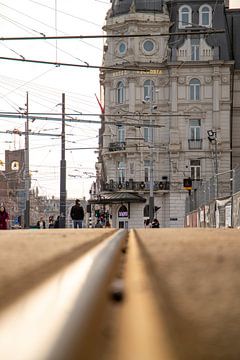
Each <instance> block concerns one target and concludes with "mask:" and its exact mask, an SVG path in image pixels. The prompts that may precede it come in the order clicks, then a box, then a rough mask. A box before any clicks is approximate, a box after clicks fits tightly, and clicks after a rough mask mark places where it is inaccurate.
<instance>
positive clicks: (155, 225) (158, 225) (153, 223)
mask: <svg viewBox="0 0 240 360" xmlns="http://www.w3.org/2000/svg"><path fill="white" fill-rule="evenodd" d="M159 227H160V224H159V221H158V219H156V218H155V219H154V220H153V222H152V228H159Z"/></svg>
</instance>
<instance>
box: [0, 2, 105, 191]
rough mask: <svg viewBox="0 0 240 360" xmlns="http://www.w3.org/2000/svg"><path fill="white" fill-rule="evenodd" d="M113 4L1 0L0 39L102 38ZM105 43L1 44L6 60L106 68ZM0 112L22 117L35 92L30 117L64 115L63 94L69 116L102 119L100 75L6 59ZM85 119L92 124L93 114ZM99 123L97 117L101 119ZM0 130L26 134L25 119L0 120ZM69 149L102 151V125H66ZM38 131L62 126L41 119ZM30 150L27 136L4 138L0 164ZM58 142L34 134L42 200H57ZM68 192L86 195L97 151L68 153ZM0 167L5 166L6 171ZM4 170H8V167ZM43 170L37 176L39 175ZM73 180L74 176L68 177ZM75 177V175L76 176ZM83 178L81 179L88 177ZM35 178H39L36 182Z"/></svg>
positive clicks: (33, 163)
mask: <svg viewBox="0 0 240 360" xmlns="http://www.w3.org/2000/svg"><path fill="white" fill-rule="evenodd" d="M109 7H110V3H109V1H96V0H88V1H83V0H81V1H79V0H36V1H35V0H21V1H14V2H13V1H9V0H0V9H1V11H0V28H1V37H10V36H17V37H20V36H24V37H26V36H42V34H44V35H45V36H52V35H59V36H60V35H89V34H99V35H100V34H102V33H103V32H102V26H103V24H104V19H105V14H106V11H107V9H108V8H109ZM102 48H103V40H102V39H99V40H93V39H92V40H82V41H81V40H58V41H57V42H56V40H51V41H48V40H34V41H4V42H3V41H1V42H0V49H1V51H0V56H3V57H12V58H22V57H24V58H25V59H35V60H43V61H53V62H65V63H74V64H81V65H83V64H84V63H88V64H90V65H101V62H102ZM0 62H1V67H0V81H1V86H0V111H1V112H3V111H11V112H18V111H22V110H21V108H24V107H25V103H26V92H28V93H29V112H30V113H31V112H44V113H56V112H61V105H59V104H60V103H61V101H62V93H65V96H66V113H75V112H76V114H77V112H81V113H99V112H100V111H99V106H98V104H97V101H96V98H95V95H94V94H95V93H97V94H99V71H98V69H96V70H93V69H84V68H77V67H64V66H61V67H56V66H54V65H41V64H31V63H27V62H25V63H22V62H17V61H6V60H1V59H0ZM81 118H82V119H93V118H90V117H88V116H85V117H81ZM95 120H99V118H95ZM0 124H1V127H0V130H1V131H4V130H13V129H14V128H17V129H19V130H24V121H23V120H21V119H19V120H16V119H9V118H0ZM67 124H68V125H67V126H66V133H67V136H66V140H67V142H66V148H71V147H97V145H98V137H97V136H98V128H99V126H98V125H90V124H87V125H86V124H76V123H67ZM30 129H31V130H32V131H40V132H46V133H60V131H61V123H60V122H52V121H42V120H41V121H40V120H36V121H35V122H34V123H31V122H30ZM19 147H21V148H23V147H24V136H21V137H19V136H18V135H4V134H0V159H1V160H4V150H5V149H10V150H13V149H19ZM60 157H61V142H60V139H53V138H51V137H49V136H48V137H43V136H30V170H31V171H32V186H33V187H36V186H38V187H39V190H40V192H41V193H42V194H46V195H48V196H51V195H55V196H59V164H60ZM66 160H67V168H68V170H67V193H68V196H69V197H82V196H83V195H85V196H88V191H89V187H90V184H91V183H92V181H93V180H94V179H93V178H87V177H88V175H89V174H91V173H93V174H95V161H96V153H94V150H73V151H66ZM0 169H1V168H0ZM2 169H3V168H2ZM36 170H38V172H36ZM69 175H70V176H69ZM73 175H74V176H76V177H73ZM80 176H83V177H82V178H81V177H80ZM35 179H36V180H35Z"/></svg>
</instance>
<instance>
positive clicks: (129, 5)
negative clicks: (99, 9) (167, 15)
mask: <svg viewBox="0 0 240 360" xmlns="http://www.w3.org/2000/svg"><path fill="white" fill-rule="evenodd" d="M163 2H164V0H112V9H111V10H112V11H111V17H112V16H118V15H122V14H127V13H129V12H162V6H163Z"/></svg>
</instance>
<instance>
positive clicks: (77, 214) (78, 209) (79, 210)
mask: <svg viewBox="0 0 240 360" xmlns="http://www.w3.org/2000/svg"><path fill="white" fill-rule="evenodd" d="M70 216H71V218H72V221H73V227H74V229H77V228H80V229H81V228H82V227H83V219H84V210H83V207H82V206H81V204H80V200H79V199H76V201H75V205H73V206H72V208H71V212H70Z"/></svg>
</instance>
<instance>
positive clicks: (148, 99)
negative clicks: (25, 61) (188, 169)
mask: <svg viewBox="0 0 240 360" xmlns="http://www.w3.org/2000/svg"><path fill="white" fill-rule="evenodd" d="M143 103H149V107H150V119H149V120H150V121H149V123H150V130H149V132H150V136H149V140H150V141H149V143H150V178H149V180H150V181H149V219H150V222H152V221H153V219H154V192H153V190H154V180H153V179H154V176H153V175H154V174H153V126H152V125H153V124H152V114H153V110H156V109H157V106H156V105H153V103H152V97H150V96H146V97H145V100H143Z"/></svg>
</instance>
